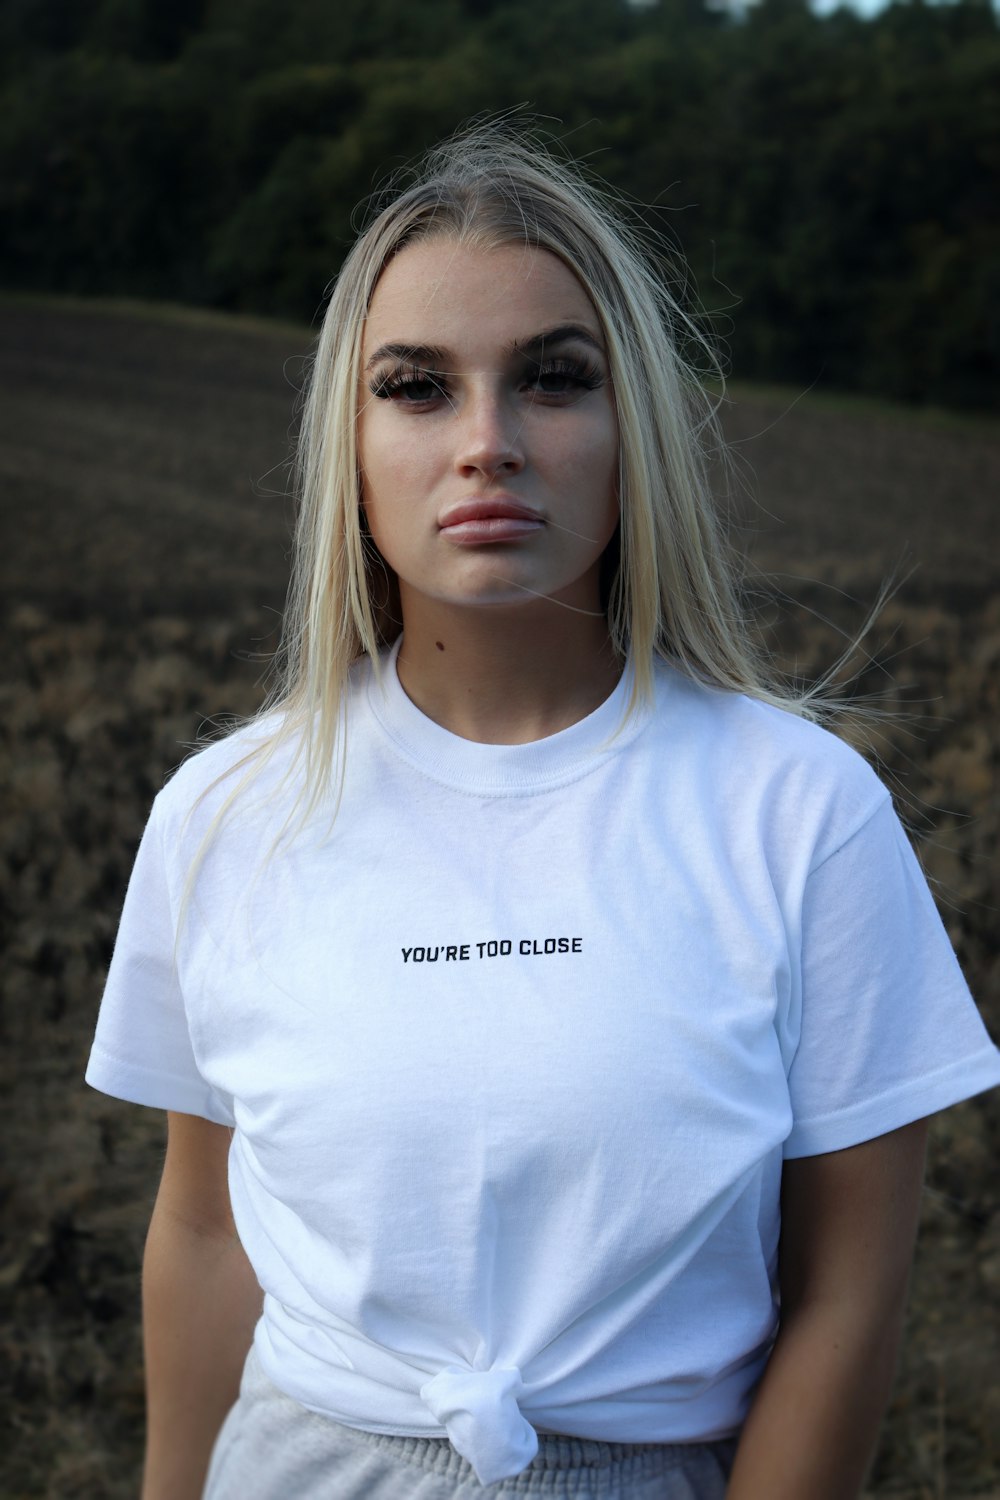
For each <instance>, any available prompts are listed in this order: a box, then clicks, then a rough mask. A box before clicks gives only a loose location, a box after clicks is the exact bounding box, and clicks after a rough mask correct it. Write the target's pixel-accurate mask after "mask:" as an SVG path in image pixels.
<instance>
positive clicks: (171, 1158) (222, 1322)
mask: <svg viewBox="0 0 1000 1500" xmlns="http://www.w3.org/2000/svg"><path fill="white" fill-rule="evenodd" d="M168 1120H169V1125H168V1138H167V1159H166V1163H165V1165H164V1168H163V1178H162V1181H161V1183H160V1189H159V1192H158V1194H157V1197H156V1205H155V1207H154V1209H153V1216H152V1219H151V1221H150V1225H149V1234H148V1236H147V1239H146V1253H145V1258H144V1260H143V1278H142V1306H143V1341H144V1346H145V1360H146V1414H147V1429H146V1467H145V1474H144V1477H143V1487H142V1500H199V1497H200V1495H201V1492H202V1488H203V1486H204V1482H205V1474H206V1471H207V1469H208V1460H209V1457H210V1455H211V1451H212V1444H213V1443H214V1441H215V1438H216V1436H217V1434H218V1431H219V1428H220V1427H221V1425H222V1421H223V1418H224V1417H225V1415H226V1412H227V1411H228V1410H229V1408H230V1406H231V1405H232V1404H233V1402H234V1401H235V1400H236V1397H237V1394H238V1392H239V1383H240V1374H241V1372H242V1368H243V1361H244V1360H245V1358H246V1355H247V1351H248V1349H249V1348H250V1343H251V1338H252V1335H253V1329H254V1324H255V1323H256V1321H257V1318H258V1317H259V1315H260V1308H261V1290H260V1287H259V1286H258V1285H257V1279H256V1277H255V1276H254V1273H253V1271H252V1269H251V1267H250V1263H249V1261H248V1260H247V1258H246V1255H245V1254H244V1251H243V1247H242V1245H241V1244H240V1242H239V1239H238V1237H237V1234H236V1227H235V1225H234V1223H233V1218H232V1212H231V1210H230V1206H229V1188H228V1183H227V1161H228V1155H229V1142H230V1134H231V1133H230V1131H229V1130H228V1129H227V1128H226V1127H225V1126H224V1125H213V1124H212V1123H211V1122H210V1121H208V1120H201V1119H197V1118H195V1116H193V1115H181V1114H170V1115H169V1116H168Z"/></svg>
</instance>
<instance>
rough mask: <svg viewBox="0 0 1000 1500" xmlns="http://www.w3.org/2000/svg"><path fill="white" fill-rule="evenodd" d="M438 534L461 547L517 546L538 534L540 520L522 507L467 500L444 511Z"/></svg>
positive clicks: (497, 501)
mask: <svg viewBox="0 0 1000 1500" xmlns="http://www.w3.org/2000/svg"><path fill="white" fill-rule="evenodd" d="M439 524H440V527H441V534H442V536H446V537H447V538H448V540H449V541H450V542H455V543H457V545H458V546H461V547H479V546H481V545H482V544H483V543H484V542H517V541H520V539H521V538H522V537H525V536H530V535H531V533H532V532H534V531H540V530H541V528H542V527H543V526H544V525H545V522H544V521H543V520H542V518H541V516H539V515H537V514H536V513H535V512H534V511H533V510H531V509H530V508H529V507H528V506H526V505H518V504H517V503H516V502H514V501H506V500H470V501H466V502H465V503H464V504H462V505H455V506H453V507H452V508H451V509H450V510H448V511H446V512H445V513H444V515H443V516H442V517H441V521H440V523H439Z"/></svg>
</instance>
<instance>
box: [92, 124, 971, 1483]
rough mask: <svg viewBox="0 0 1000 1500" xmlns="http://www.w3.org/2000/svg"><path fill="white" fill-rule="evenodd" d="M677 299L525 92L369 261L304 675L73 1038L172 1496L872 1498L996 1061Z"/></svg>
mask: <svg viewBox="0 0 1000 1500" xmlns="http://www.w3.org/2000/svg"><path fill="white" fill-rule="evenodd" d="M691 337H692V330H691V329H690V328H687V327H686V326H685V325H684V324H683V322H682V319H681V316H680V314H679V313H678V311H677V309H676V308H675V307H674V306H673V304H672V302H671V300H670V298H669V296H668V294H667V292H666V290H665V289H664V287H663V286H662V284H661V283H660V281H659V280H658V278H657V275H656V273H655V271H654V269H653V267H652V263H651V261H650V260H649V259H648V258H647V257H646V256H645V255H644V253H643V251H642V249H641V246H640V245H639V244H638V243H637V242H636V239H635V237H634V235H633V234H632V233H631V232H630V231H629V230H628V229H626V228H625V227H624V226H623V225H622V223H621V222H619V219H618V217H617V216H616V214H615V212H613V211H612V210H611V208H609V206H608V205H607V203H606V202H604V201H603V200H602V199H601V197H600V196H599V195H598V194H596V193H595V192H594V191H593V190H592V189H591V188H590V187H589V186H587V185H586V183H585V182H584V181H583V180H582V179H581V178H580V177H579V176H578V175H577V174H576V173H575V171H574V170H572V169H571V168H570V167H569V166H567V165H566V164H565V163H562V162H557V161H556V160H554V159H553V158H552V157H551V156H549V155H547V154H545V153H544V152H543V151H541V150H539V149H536V148H535V147H534V146H532V145H531V144H530V143H526V142H525V141H523V140H521V141H519V140H517V139H512V138H510V137H509V136H507V135H505V134H504V133H503V132H501V131H496V130H490V129H487V130H480V131H478V132H473V133H472V134H469V135H466V136H464V137H462V138H460V139H458V140H456V141H454V142H452V143H450V144H448V145H447V146H446V147H444V148H442V149H441V150H440V151H438V152H437V153H435V154H434V155H433V157H432V158H431V159H430V160H429V162H428V163H427V165H426V169H425V171H424V172H423V174H422V176H421V177H420V179H419V181H416V182H415V183H413V184H412V185H411V186H409V187H407V188H406V189H405V190H403V191H401V192H400V193H399V194H398V196H396V197H395V198H394V199H393V201H391V202H390V203H389V204H388V206H387V207H385V208H384V210H383V211H382V212H381V213H379V214H378V215H377V217H375V219H374V220H373V222H372V223H371V225H370V227H369V228H368V229H366V230H365V232H364V233H363V234H362V236H361V238H360V239H359V241H358V243H357V244H356V245H355V247H354V249H353V251H352V252H351V254H350V256H349V257H348V259H347V262H346V264H345V266H344V268H343V271H342V272H341V275H340V277H339V279H338V281H337V284H336V286H335V289H334V291H333V294H332V298H331V301H330V305H329V310H328V312H327V315H326V319H325V322H324V326H323V330H322V333H321V336H320V339H319V343H318V348H317V350H316V355H315V363H314V369H313V374H312V382H311V387H310V392H309V398H308V404H307V407H306V411H305V417H304V424H303V432H302V439H301V453H300V479H301V514H300V522H299V529H298V540H297V551H296V559H295V571H294V578H293V584H292V590H291V595H290V601H289V610H288V617H287V621H286V649H285V661H284V679H283V683H282V686H281V688H280V691H279V692H278V693H277V694H276V695H275V696H274V697H273V699H272V701H271V702H270V704H269V706H268V708H267V710H266V711H265V712H264V713H263V714H262V715H261V716H260V717H259V718H258V719H257V720H256V721H254V722H252V723H250V724H248V725H246V726H245V727H243V728H242V729H240V730H239V731H238V732H236V733H234V734H232V735H230V736H229V737H228V738H226V739H223V740H222V741H220V742H218V743H216V744H214V745H212V746H211V747H210V748H208V749H205V750H204V751H203V752H202V753H200V754H198V755H197V756H195V757H193V758H192V759H190V760H189V761H188V762H187V763H186V764H185V765H184V766H183V767H182V769H181V770H180V771H179V773H178V774H177V775H176V776H175V777H174V779H173V780H172V781H171V782H170V783H169V785H168V786H167V787H166V789H165V790H164V791H163V792H162V793H161V794H160V796H159V797H158V798H157V799H156V803H155V805H154V809H153V812H152V816H151V818H150V822H149V826H148V828H147V831H146V834H145V836H144V838H143V842H142V846H141V848H140V851H139V855H138V858H137V862H136V867H135V872H134V875H133V879H132V883H131V886H130V889H129V894H128V898H127V901H126V905H125V910H124V914H123V918H122V925H121V930H120V933H119V938H118V943H117V947H116V951H115V955H114V960H113V963H112V967H111V972H110V975H109V979H108V986H107V990H106V994H105V998H104V1002H103V1005H102V1010H101V1015H100V1020H99V1023H98V1029H97V1037H96V1040H95V1043H94V1050H93V1054H92V1058H91V1062H90V1066H89V1070H88V1079H89V1081H90V1082H91V1083H92V1084H93V1085H94V1086H96V1087H97V1088H100V1089H103V1090H106V1091H107V1092H110V1093H112V1094H115V1095H117V1096H119V1097H121V1098H124V1099H129V1100H133V1101H136V1102H139V1103H143V1104H146V1105H151V1106H154V1107H157V1108H161V1109H165V1110H167V1111H168V1112H169V1144H168V1148H167V1157H166V1165H165V1169H164V1173H163V1179H162V1182H161V1185H160V1189H159V1193H158V1196H157V1200H156V1207H155V1210H154V1213H153V1218H152V1222H151V1225H150V1229H149V1237H148V1242H147V1250H146V1257H145V1265H144V1285H143V1297H144V1323H145V1357H146V1371H147V1391H148V1445H147V1459H146V1470H145V1479H144V1489H143V1497H144V1500H196V1497H198V1496H200V1495H202V1494H204V1496H205V1497H207V1500H321V1497H322V1500H373V1497H375V1500H378V1497H391V1500H400V1497H416V1500H446V1497H447V1500H451V1497H471V1496H474V1495H478V1494H479V1493H480V1492H481V1490H482V1489H483V1487H484V1486H485V1487H486V1488H487V1489H488V1491H489V1493H490V1494H495V1495H497V1496H508V1495H509V1496H514V1495H518V1496H539V1497H543V1496H544V1497H557V1496H558V1497H569V1496H573V1497H577V1500H583V1497H598V1496H600V1497H602V1500H619V1497H620V1500H626V1497H627V1500H654V1497H656V1500H717V1497H721V1496H722V1495H723V1494H726V1495H727V1496H728V1497H729V1500H762V1497H765V1496H766V1497H767V1500H848V1497H852V1496H855V1495H857V1494H858V1492H859V1489H860V1486H861V1484H862V1481H863V1476H864V1473H865V1470H866V1466H867V1464H868V1462H869V1458H870V1455H871V1452H872V1449H873V1445H874V1442H875V1439H876V1435H877V1429H878V1425H879V1422H880V1418H881V1414H882V1411H883V1409H884V1405H885V1402H886V1399H887V1394H888V1390H889V1385H890V1381H891V1376H892V1371H893V1364H894V1360H895V1356H896V1348H897V1343H898V1339H899V1334H900V1325H901V1320H902V1315H903V1305H904V1297H905V1289H906V1282H907V1275H908V1268H909V1263H910V1258H911V1254H912V1246H913V1238H914V1233H915V1225H916V1220H917V1205H918V1199H919V1195H920V1187H921V1177H922V1167H923V1152H924V1134H925V1125H924V1122H925V1120H926V1117H927V1116H928V1115H929V1114H930V1113H932V1112H933V1111H935V1110H938V1109H941V1108H943V1107H944V1106H947V1105H949V1104H952V1103H953V1102H955V1101H956V1100H959V1099H961V1098H964V1097H966V1096H968V1095H970V1094H972V1093H975V1092H976V1091H978V1090H980V1089H984V1088H986V1087H988V1086H990V1085H992V1084H994V1083H996V1082H997V1081H1000V1058H998V1054H997V1051H996V1049H995V1048H994V1047H993V1046H992V1044H991V1043H990V1041H989V1039H988V1037H987V1035H986V1033H985V1031H984V1029H983V1027H982V1024H981V1022H980V1020H979V1018H978V1015H977V1013H976V1011H975V1008H974V1006H973V1004H972V1002H971V1000H970V998H969V995H968V992H967V990H966V987H965V985H964V982H963V980H962V978H961V975H960V973H959V971H958V968H957V965H956V962H955V959H954V956H953V954H952V952H951V949H950V947H949V944H948V941H947V938H946V936H945V934H944V932H943V929H942V927H941V924H940V922H939V920H938V917H937V915H936V912H935V910H934V906H933V903H932V900H931V898H930V895H929V893H928V890H927V887H926V885H925V883H924V881H923V879H922V877H921V875H920V872H919V869H918V867H917V865H916V862H915V859H914V857H913V855H912V853H911V851H910V849H909V846H908V844H907V842H906V839H905V837H904V835H903V833H902V831H901V829H900V826H899V824H898V822H897V820H896V818H895V815H894V813H893V810H892V806H891V803H890V799H889V797H888V795H887V793H886V791H885V790H884V788H883V787H882V785H881V784H880V783H879V781H878V780H877V779H876V777H875V775H874V774H873V773H872V772H871V771H870V770H869V768H868V767H867V765H866V764H865V763H864V762H863V761H862V760H861V759H860V758H859V757H858V756H857V755H856V754H855V753H854V752H853V751H852V750H850V749H848V748H847V746H846V745H845V744H844V743H843V742H842V741H841V740H840V739H838V738H836V737H835V736H834V735H833V734H832V733H830V732H829V731H828V730H826V729H824V728H821V727H818V725H817V724H816V723H815V722H814V719H815V717H816V714H817V712H818V708H817V705H816V703H815V702H811V701H810V700H809V698H808V697H806V698H798V699H796V698H794V697H792V696H791V695H790V694H789V693H788V692H786V691H785V690H784V689H783V688H782V687H781V686H780V685H779V684H776V683H775V682H773V681H772V680H770V678H769V676H768V674H767V671H766V670H765V669H764V668H763V667H762V666H761V664H760V662H759V661H758V660H757V659H756V658H755V656H754V654H753V652H752V650H751V649H750V647H749V645H748V637H747V634H746V631H745V629H744V626H743V623H742V621H741V616H740V609H739V605H738V602H737V593H736V588H735V585H734V582H733V579H732V575H731V570H730V566H729V564H728V562H727V560H726V556H725V553H724V549H723V546H722V542H721V540H720V535H719V531H718V527H717V523H716V520H715V518H714V515H713V510H712V504H711V500H710V496H709V493H708V488H707V484H706V478H705V466H706V453H707V450H708V448H709V447H710V445H711V443H712V442H714V441H715V439H714V437H713V431H714V429H713V427H712V423H711V415H710V409H709V407H708V406H707V405H706V403H705V401H704V400H703V398H702V397H701V396H700V395H699V393H698V390H697V385H696V383H695V382H694V381H693V380H692V378H691V377H690V375H689V374H688V372H687V370H686V369H685V368H684V366H683V365H682V363H681V361H680V358H679V355H678V343H679V342H681V341H682V340H683V341H686V342H688V343H690V340H691ZM206 1475H207V1478H206Z"/></svg>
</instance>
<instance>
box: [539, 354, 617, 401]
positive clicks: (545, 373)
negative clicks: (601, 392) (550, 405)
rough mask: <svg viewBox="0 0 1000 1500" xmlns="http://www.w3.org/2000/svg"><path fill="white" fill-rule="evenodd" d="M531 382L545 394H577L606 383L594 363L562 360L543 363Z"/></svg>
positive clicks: (595, 388)
mask: <svg viewBox="0 0 1000 1500" xmlns="http://www.w3.org/2000/svg"><path fill="white" fill-rule="evenodd" d="M531 384H532V385H533V386H534V387H535V389H536V391H538V392H539V393H540V394H541V395H543V396H577V395H582V394H583V392H584V391H596V390H597V389H598V387H599V386H601V385H603V384H604V380H603V377H602V375H601V373H600V371H599V370H597V369H596V368H595V367H594V366H592V365H582V364H577V363H576V362H575V361H569V360H566V361H562V360H560V361H559V362H557V363H553V364H551V365H542V366H541V368H540V369H539V370H538V371H537V372H536V373H535V375H534V376H533V378H532V381H531Z"/></svg>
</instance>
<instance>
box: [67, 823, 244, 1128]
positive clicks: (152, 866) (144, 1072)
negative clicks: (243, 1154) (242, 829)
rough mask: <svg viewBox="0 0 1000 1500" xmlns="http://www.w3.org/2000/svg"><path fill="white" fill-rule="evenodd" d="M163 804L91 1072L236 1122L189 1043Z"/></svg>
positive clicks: (113, 1087)
mask: <svg viewBox="0 0 1000 1500" xmlns="http://www.w3.org/2000/svg"><path fill="white" fill-rule="evenodd" d="M159 808H160V804H159V801H157V802H155V803H154V804H153V811H152V813H151V815H150V819H149V822H148V824H147V825H146V831H145V833H144V834H143V837H142V842H141V843H140V845H139V851H138V854H137V855H136V860H135V866H134V868H133V871H132V877H131V879H130V881H129V886H128V892H127V894H126V897H125V905H124V907H123V909H122V917H121V923H120V925H119V928H118V937H117V939H116V942H115V949H114V954H113V956H112V960H111V967H110V969H109V971H108V979H107V984H106V985H105V989H104V996H103V999H102V1000H101V1010H100V1015H99V1017H98V1021H97V1031H96V1034H95V1037H94V1044H93V1048H92V1050H91V1054H90V1060H89V1062H88V1064H87V1072H86V1080H87V1082H88V1083H89V1084H90V1085H91V1086H92V1087H93V1088H95V1089H100V1090H101V1092H102V1093H105V1094H112V1095H114V1097H115V1098H117V1099H127V1100H129V1101H130V1102H132V1103H134V1104H147V1105H151V1106H152V1107H153V1108H156V1109H169V1110H176V1111H178V1112H179V1113H181V1114H189V1115H200V1116H202V1117H203V1118H204V1119H206V1120H212V1121H214V1122H215V1123H217V1124H220V1125H232V1124H234V1116H233V1111H232V1101H231V1100H230V1099H225V1098H223V1097H222V1095H221V1094H220V1093H218V1091H217V1090H215V1089H213V1088H212V1087H211V1086H210V1085H209V1084H208V1083H207V1082H206V1081H205V1079H204V1078H203V1077H202V1076H201V1074H200V1073H199V1071H198V1066H197V1063H196V1061H195V1056H194V1052H193V1049H192V1046H191V1037H190V1033H189V1030H188V1024H187V1016H186V1013H185V1008H184V997H183V995H182V993H181V988H180V985H179V982H178V977H177V965H176V962H175V951H174V950H175V923H174V915H173V911H172V907H171V898H170V883H169V881H168V878H167V862H166V859H165V855H164V844H163V836H162V832H161V826H160V813H159Z"/></svg>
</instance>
